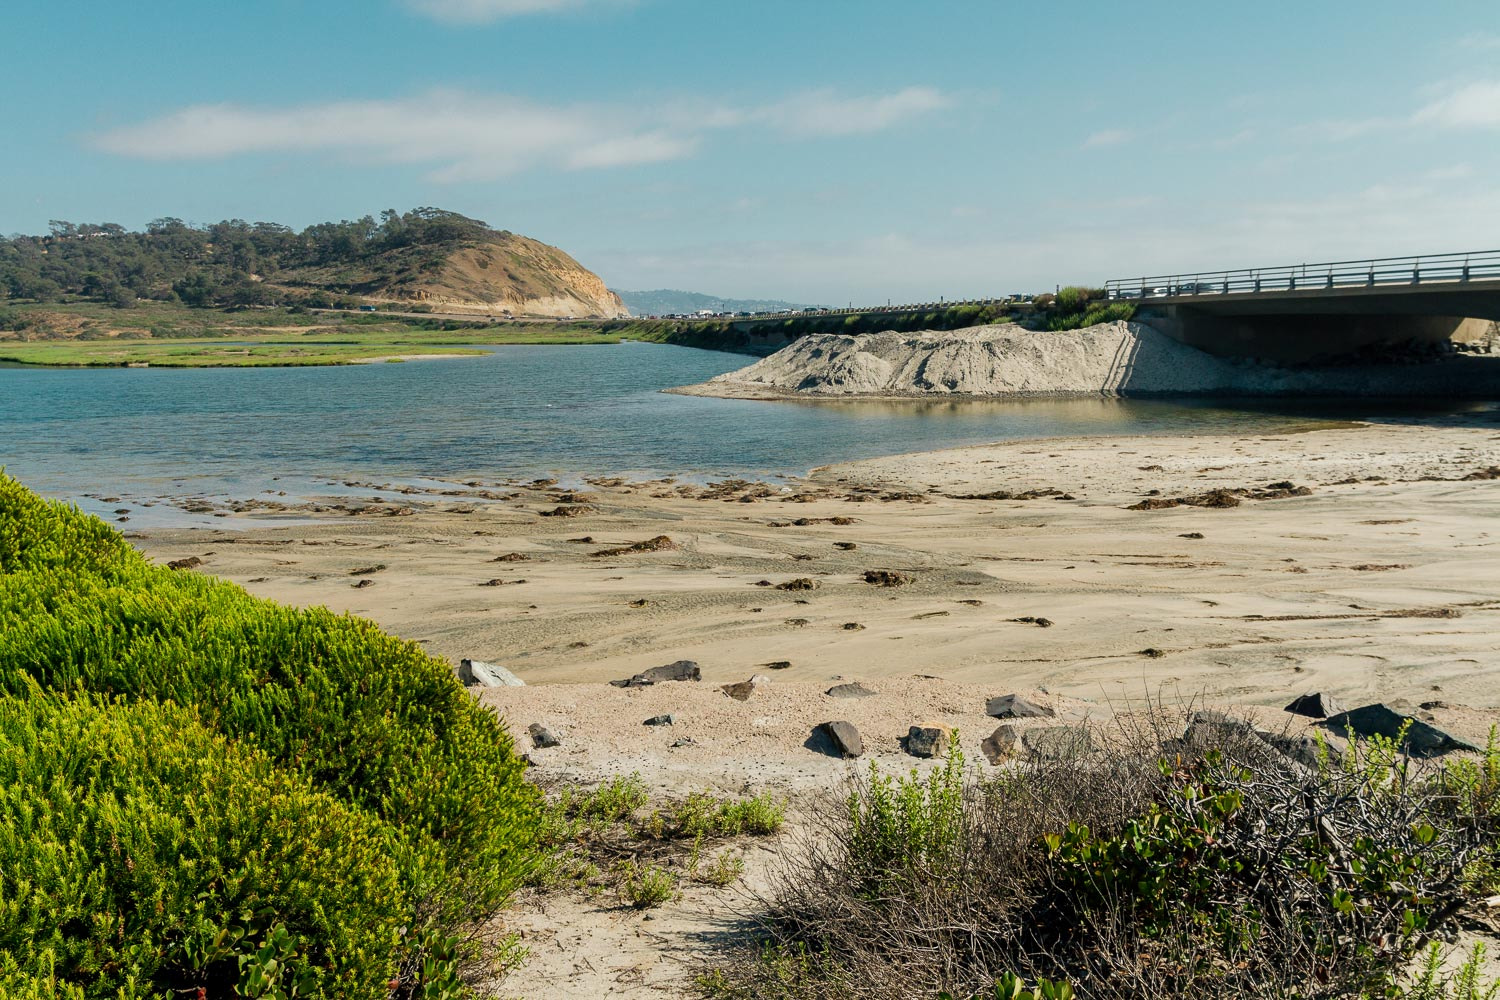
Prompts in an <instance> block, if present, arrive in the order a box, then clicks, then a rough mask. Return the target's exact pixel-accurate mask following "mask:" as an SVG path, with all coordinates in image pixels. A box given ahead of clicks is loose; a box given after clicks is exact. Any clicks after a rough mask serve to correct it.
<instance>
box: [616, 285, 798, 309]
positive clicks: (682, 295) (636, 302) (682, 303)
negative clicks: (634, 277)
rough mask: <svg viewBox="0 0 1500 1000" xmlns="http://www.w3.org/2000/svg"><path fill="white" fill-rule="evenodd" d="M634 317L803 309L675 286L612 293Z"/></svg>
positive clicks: (778, 300)
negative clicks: (685, 290)
mask: <svg viewBox="0 0 1500 1000" xmlns="http://www.w3.org/2000/svg"><path fill="white" fill-rule="evenodd" d="M615 294H616V295H618V296H619V297H620V298H621V300H622V301H624V303H625V305H627V306H629V307H630V311H631V313H632V314H634V315H636V316H670V315H675V314H684V313H695V312H698V311H699V310H701V309H707V310H709V311H710V312H788V311H792V310H796V309H804V308H806V306H805V305H804V304H799V303H796V302H783V301H781V300H780V299H726V298H721V297H719V296H717V295H705V294H703V293H702V292H684V291H679V290H678V289H675V288H658V289H655V290H653V291H649V292H624V291H617V292H615Z"/></svg>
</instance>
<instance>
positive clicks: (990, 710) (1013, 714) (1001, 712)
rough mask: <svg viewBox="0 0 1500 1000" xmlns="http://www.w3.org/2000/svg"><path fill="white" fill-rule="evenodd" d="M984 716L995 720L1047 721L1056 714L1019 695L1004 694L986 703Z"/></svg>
mask: <svg viewBox="0 0 1500 1000" xmlns="http://www.w3.org/2000/svg"><path fill="white" fill-rule="evenodd" d="M984 714H986V715H988V716H990V717H991V718H995V719H1045V718H1051V717H1052V716H1053V715H1055V714H1056V713H1055V712H1053V711H1052V709H1050V708H1047V707H1046V706H1045V705H1038V704H1036V703H1035V702H1032V701H1027V700H1026V699H1025V698H1022V697H1021V696H1020V695H1018V694H1002V695H1000V696H998V697H995V698H991V699H990V700H989V701H987V702H985V705H984Z"/></svg>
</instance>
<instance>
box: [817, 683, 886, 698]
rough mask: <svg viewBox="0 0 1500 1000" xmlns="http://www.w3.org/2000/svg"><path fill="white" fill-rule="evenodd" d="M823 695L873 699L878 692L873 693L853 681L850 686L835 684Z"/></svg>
mask: <svg viewBox="0 0 1500 1000" xmlns="http://www.w3.org/2000/svg"><path fill="white" fill-rule="evenodd" d="M823 693H824V694H825V695H827V696H828V697H830V698H873V697H875V695H876V694H877V693H878V692H876V691H871V690H870V689H869V688H867V687H865V686H864V685H863V684H861V683H859V682H858V681H852V682H850V683H848V684H835V685H834V686H833V687H831V688H829V689H828V690H827V691H824V692H823Z"/></svg>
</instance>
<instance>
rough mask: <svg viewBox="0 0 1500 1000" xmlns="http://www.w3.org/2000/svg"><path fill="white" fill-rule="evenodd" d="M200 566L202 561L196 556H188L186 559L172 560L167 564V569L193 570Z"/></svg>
mask: <svg viewBox="0 0 1500 1000" xmlns="http://www.w3.org/2000/svg"><path fill="white" fill-rule="evenodd" d="M202 565H203V560H202V559H199V558H198V557H197V556H188V557H187V558H186V559H173V560H172V561H171V562H169V563H167V569H195V568H197V567H199V566H202Z"/></svg>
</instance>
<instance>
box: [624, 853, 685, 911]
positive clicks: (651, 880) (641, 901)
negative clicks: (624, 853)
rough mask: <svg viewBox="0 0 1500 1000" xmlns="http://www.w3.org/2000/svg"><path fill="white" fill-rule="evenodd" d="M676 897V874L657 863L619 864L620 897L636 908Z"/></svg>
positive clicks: (650, 906)
mask: <svg viewBox="0 0 1500 1000" xmlns="http://www.w3.org/2000/svg"><path fill="white" fill-rule="evenodd" d="M676 897H677V876H676V875H673V874H672V872H671V871H670V870H669V869H667V868H662V867H659V866H657V865H643V864H637V863H636V862H634V861H627V862H625V863H624V864H623V865H621V879H620V898H622V899H624V900H625V902H627V903H629V904H630V905H631V906H633V907H635V908H636V909H637V910H649V909H651V908H653V907H657V906H661V905H662V904H663V903H669V902H671V901H672V900H673V899H675V898H676Z"/></svg>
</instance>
